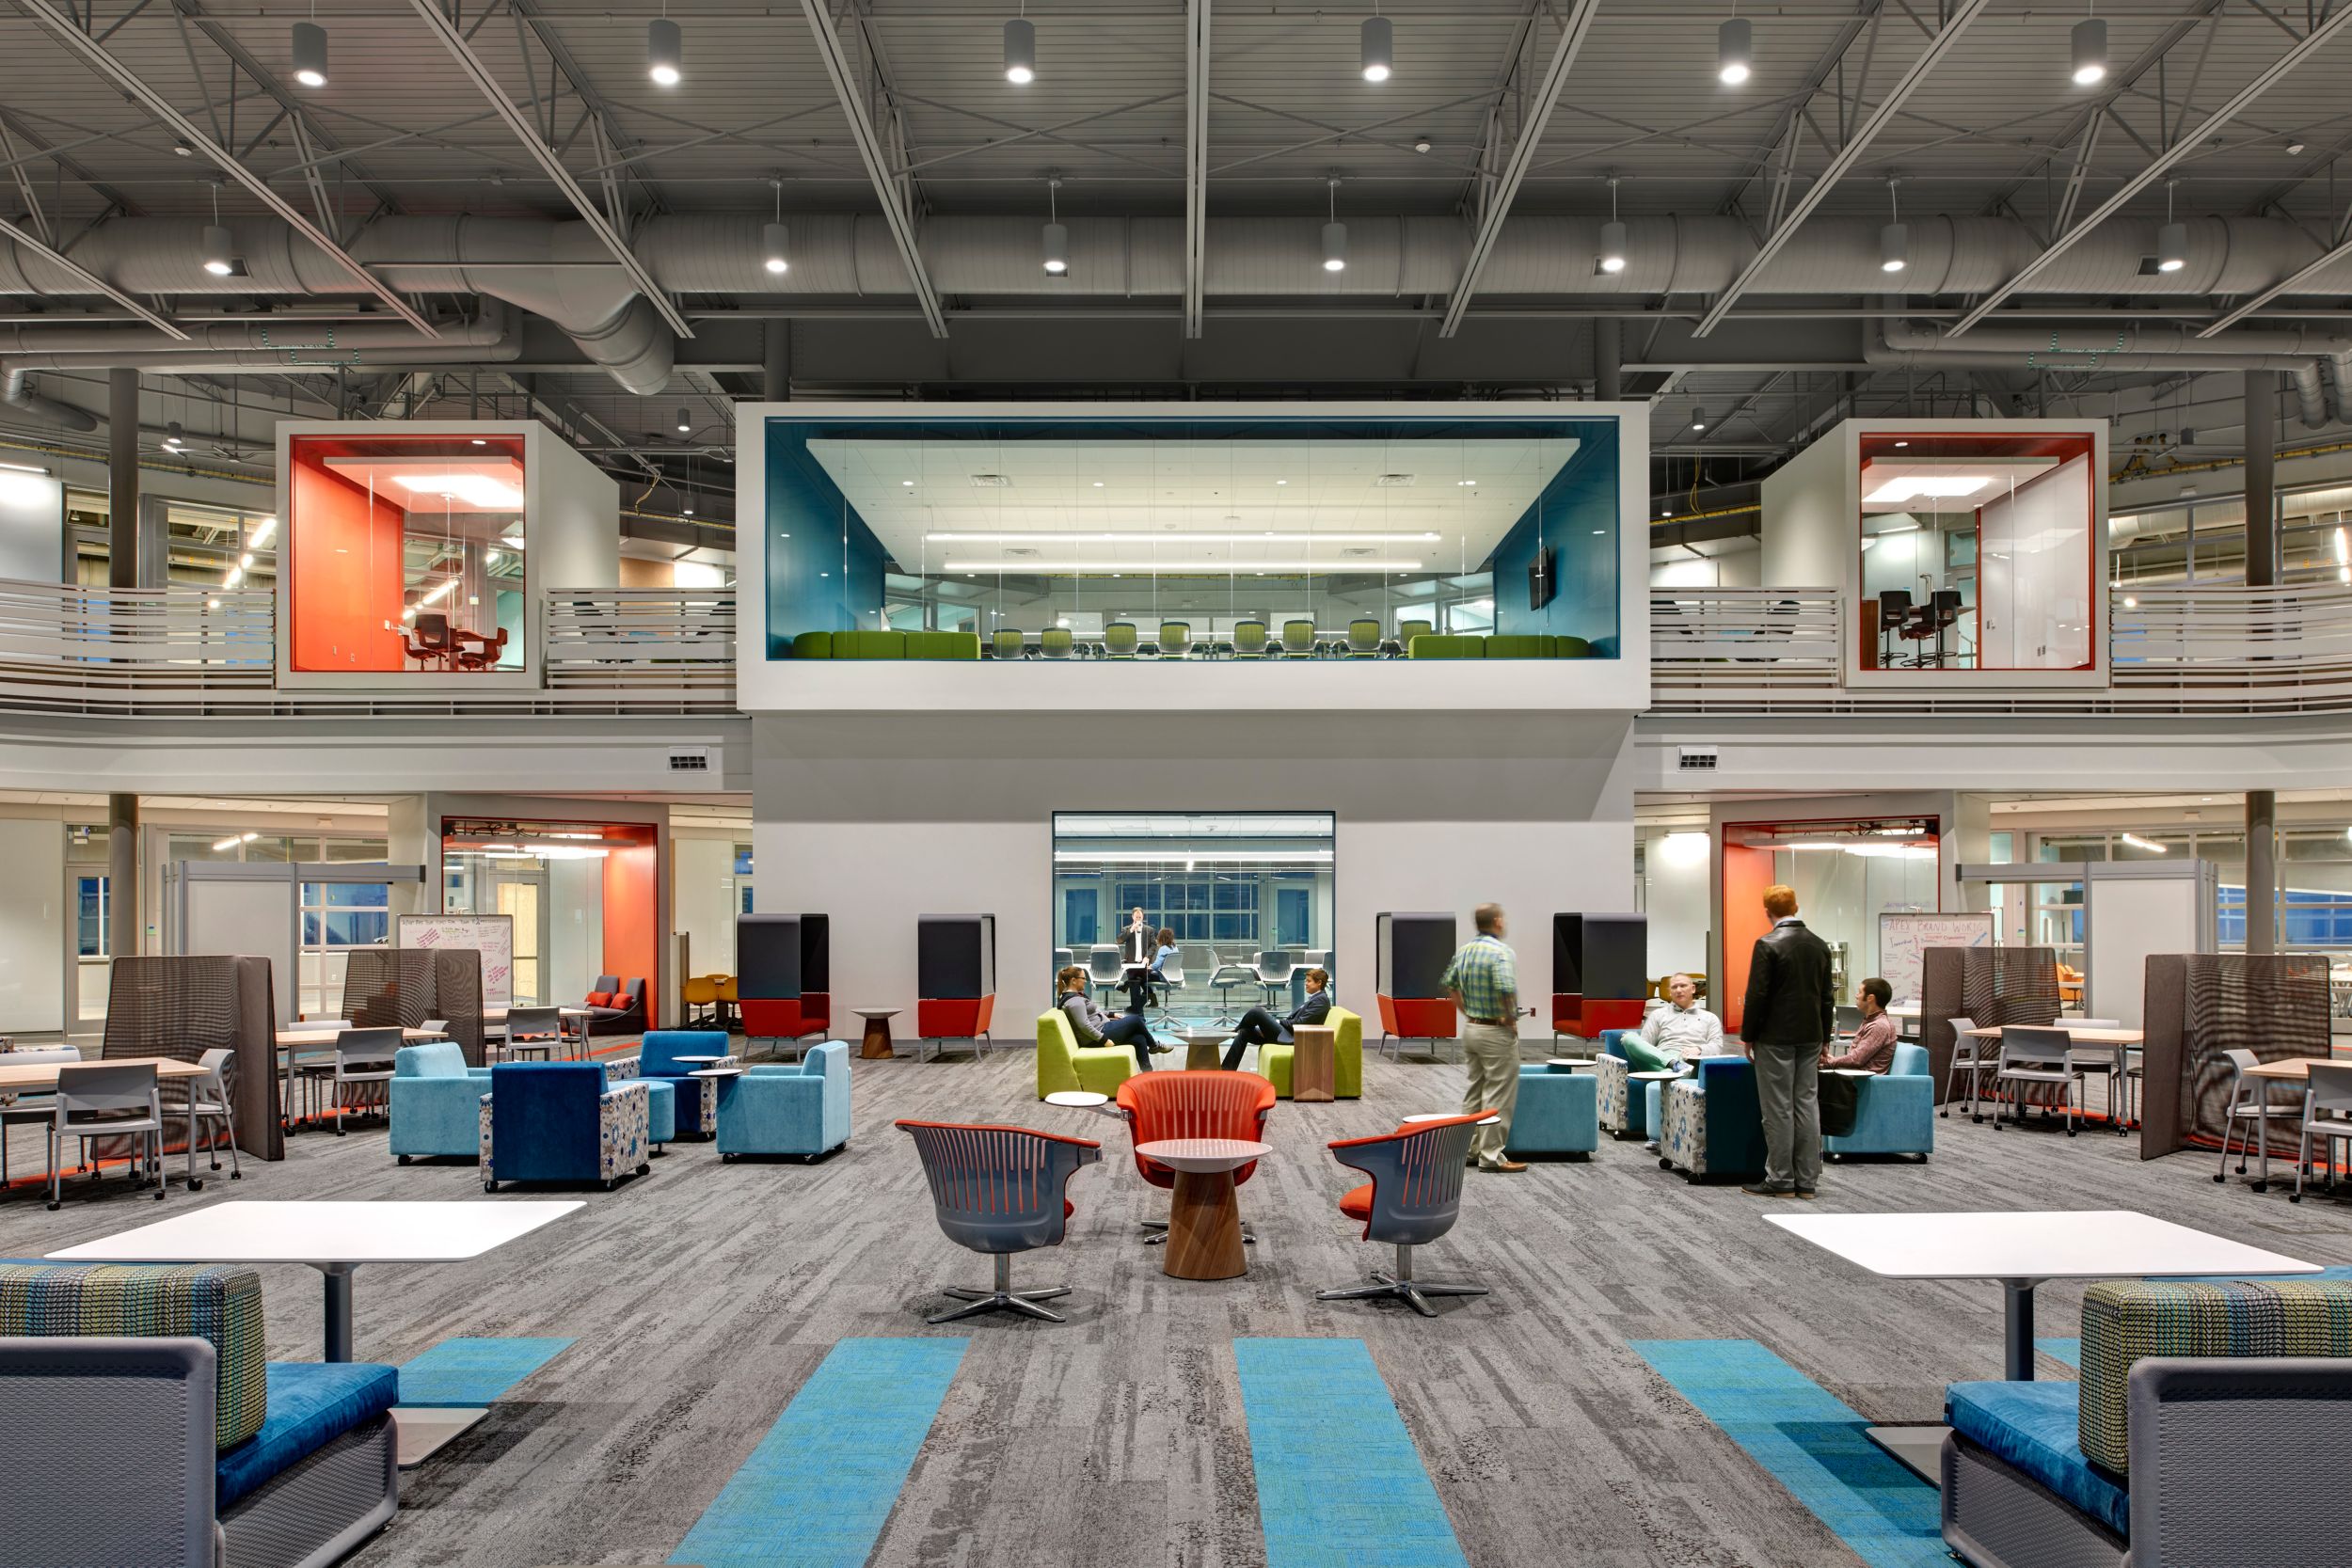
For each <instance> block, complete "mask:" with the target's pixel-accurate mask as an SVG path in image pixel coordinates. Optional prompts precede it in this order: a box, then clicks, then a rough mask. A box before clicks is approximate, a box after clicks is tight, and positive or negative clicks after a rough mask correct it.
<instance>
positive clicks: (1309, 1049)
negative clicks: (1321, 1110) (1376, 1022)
mask: <svg viewBox="0 0 2352 1568" xmlns="http://www.w3.org/2000/svg"><path fill="white" fill-rule="evenodd" d="M1339 1046H1340V1032H1339V1030H1338V1029H1336V1028H1335V1027H1333V1026H1332V1025H1330V1024H1327V1023H1302V1024H1299V1025H1297V1026H1296V1027H1295V1028H1293V1029H1292V1030H1291V1099H1292V1100H1293V1101H1295V1102H1296V1103H1298V1104H1302V1105H1317V1104H1328V1103H1329V1102H1330V1101H1331V1100H1332V1099H1333V1098H1334V1096H1333V1092H1332V1091H1333V1088H1334V1086H1335V1085H1336V1084H1337V1082H1338V1073H1339Z"/></svg>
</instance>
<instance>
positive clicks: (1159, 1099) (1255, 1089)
mask: <svg viewBox="0 0 2352 1568" xmlns="http://www.w3.org/2000/svg"><path fill="white" fill-rule="evenodd" d="M1119 1109H1120V1115H1121V1116H1123V1117H1125V1118H1126V1121H1127V1132H1128V1134H1129V1136H1130V1139H1131V1141H1132V1143H1133V1144H1134V1145H1135V1146H1136V1148H1140V1147H1141V1146H1142V1145H1144V1144H1149V1143H1158V1142H1159V1141H1161V1140H1162V1139H1164V1138H1238V1139H1240V1140H1241V1141H1242V1142H1244V1143H1263V1142H1264V1141H1265V1118H1266V1113H1267V1112H1269V1111H1271V1110H1273V1109H1274V1085H1272V1084H1271V1083H1269V1082H1267V1081H1266V1080H1265V1079H1263V1078H1261V1077H1259V1076H1258V1075H1257V1074H1256V1073H1254V1072H1227V1071H1225V1070H1223V1069H1218V1068H1200V1069H1195V1070H1193V1071H1190V1072H1141V1073H1137V1074H1136V1076H1135V1077H1133V1078H1130V1079H1128V1080H1127V1081H1126V1082H1125V1083H1123V1084H1121V1085H1119ZM1257 1168H1258V1163H1257V1162H1256V1161H1255V1160H1252V1161H1251V1162H1250V1163H1249V1164H1246V1165H1244V1166H1242V1167H1241V1168H1240V1169H1238V1170H1236V1171H1234V1172H1233V1185H1234V1186H1236V1187H1238V1186H1240V1185H1241V1184H1242V1183H1243V1182H1245V1181H1247V1180H1249V1178H1250V1176H1251V1175H1252V1174H1253V1173H1255V1172H1256V1170H1257ZM1136 1173H1137V1174H1138V1175H1140V1176H1141V1177H1142V1178H1143V1179H1144V1180H1146V1181H1149V1182H1151V1183H1152V1185H1153V1186H1154V1187H1164V1188H1167V1189H1168V1190H1170V1191H1173V1190H1174V1188H1175V1186H1176V1173H1175V1172H1174V1171H1172V1170H1170V1169H1169V1168H1168V1166H1166V1165H1163V1164H1157V1163H1155V1162H1153V1161H1151V1160H1147V1159H1145V1158H1144V1157H1143V1156H1142V1154H1140V1153H1137V1154H1136ZM1143 1228H1144V1231H1145V1235H1144V1238H1143V1240H1144V1244H1145V1245H1146V1246H1157V1245H1158V1244H1160V1243H1163V1242H1165V1241H1167V1240H1168V1222H1167V1221H1166V1220H1145V1221H1144V1222H1143ZM1241 1239H1242V1240H1243V1241H1245V1242H1254V1241H1256V1240H1257V1239H1258V1238H1257V1237H1256V1236H1255V1235H1253V1234H1252V1233H1251V1232H1250V1228H1249V1226H1248V1222H1247V1221H1245V1222H1244V1223H1243V1225H1242V1227H1241Z"/></svg>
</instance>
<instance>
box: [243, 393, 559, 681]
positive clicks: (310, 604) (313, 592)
mask: <svg viewBox="0 0 2352 1568" xmlns="http://www.w3.org/2000/svg"><path fill="white" fill-rule="evenodd" d="M287 468H288V474H287V493H288V496H289V498H290V507H289V516H288V517H287V519H286V522H287V540H286V545H287V556H288V567H287V569H288V571H289V573H290V587H291V592H290V594H288V603H289V605H290V607H291V617H290V618H291V633H290V649H291V657H290V668H292V669H294V670H298V671H335V672H342V673H353V672H389V671H419V670H431V671H439V672H474V673H479V672H483V671H489V670H502V669H506V670H511V669H519V668H520V667H521V665H522V659H523V646H524V641H525V639H524V636H523V626H524V622H523V614H524V604H523V598H524V575H523V564H524V549H525V544H526V539H525V525H524V517H523V506H524V494H525V490H524V476H523V440H522V437H521V436H519V435H514V436H496V435H494V436H384V437H368V438H358V437H352V436H296V437H294V440H293V441H292V443H291V445H290V448H289V456H288V461H287Z"/></svg>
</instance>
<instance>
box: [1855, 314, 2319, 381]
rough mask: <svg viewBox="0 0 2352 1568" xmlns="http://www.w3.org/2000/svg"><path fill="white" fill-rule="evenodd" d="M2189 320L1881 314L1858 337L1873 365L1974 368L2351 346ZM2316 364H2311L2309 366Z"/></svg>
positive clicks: (2252, 365) (2171, 362)
mask: <svg viewBox="0 0 2352 1568" xmlns="http://www.w3.org/2000/svg"><path fill="white" fill-rule="evenodd" d="M2189 327H2190V324H2186V323H2179V322H2149V323H2134V324H2128V325H2122V326H2113V327H2034V326H2008V325H2003V326H1979V327H1977V328H1975V329H1974V330H1972V331H1969V332H1966V333H1963V334H1961V335H1959V336H1957V337H1955V336H1954V335H1952V334H1951V333H1950V332H1949V331H1948V330H1947V329H1946V328H1945V327H1942V326H1938V325H1931V324H1927V323H1921V322H1911V321H1884V322H1880V323H1878V324H1876V325H1875V327H1874V329H1873V330H1871V331H1869V332H1867V333H1866V334H1865V335H1864V339H1863V357H1864V358H1865V359H1867V360H1868V361H1869V362H1870V363H1871V364H1873V365H1901V366H1910V367H1914V368H1917V369H1928V368H1931V367H1935V366H1947V367H1960V368H1970V369H1979V370H1992V369H2007V370H2018V369H2024V370H2106V371H2153V370H2177V369H2179V368H2180V367H2181V366H2183V365H2185V364H2195V365H2197V366H2199V367H2201V368H2202V369H2206V370H2248V371H2287V372H2295V371H2297V370H2300V369H2302V368H2304V367H2307V366H2312V360H2313V358H2314V356H2328V357H2330V358H2332V357H2333V356H2336V355H2339V354H2344V353H2347V352H2352V338H2347V337H2345V336H2344V335H2342V334H2340V333H2332V332H2321V331H2318V330H2316V329H2312V328H2304V327H2285V328H2249V329H2246V330H2243V331H2233V332H2225V333H2222V334H2221V335H2220V336H2218V337H2215V338H2199V337H2197V336H2195V335H2194V334H2193V333H2192V332H2191V331H2190V329H2189ZM2313 368H2314V369H2315V368H2316V367H2313Z"/></svg>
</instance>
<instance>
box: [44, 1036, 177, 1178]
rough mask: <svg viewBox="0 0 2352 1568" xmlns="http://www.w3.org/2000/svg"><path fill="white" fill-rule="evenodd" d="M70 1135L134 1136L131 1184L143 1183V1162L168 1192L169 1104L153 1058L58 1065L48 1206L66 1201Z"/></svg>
mask: <svg viewBox="0 0 2352 1568" xmlns="http://www.w3.org/2000/svg"><path fill="white" fill-rule="evenodd" d="M68 1138H80V1139H82V1140H83V1141H84V1147H85V1148H87V1143H88V1140H89V1139H91V1138H135V1139H136V1140H137V1142H136V1144H135V1146H134V1152H133V1154H132V1156H131V1168H132V1172H133V1175H132V1178H131V1181H132V1185H133V1186H142V1185H144V1184H145V1179H144V1178H142V1177H140V1176H139V1175H138V1174H137V1172H138V1171H139V1169H140V1167H141V1165H142V1164H144V1166H145V1168H146V1169H147V1170H148V1171H149V1172H150V1173H151V1175H152V1176H153V1177H154V1179H155V1196H156V1198H157V1200H158V1201H160V1200H161V1199H162V1197H163V1196H164V1106H163V1097H162V1094H161V1093H160V1092H159V1091H158V1089H157V1087H156V1084H155V1064H154V1063H153V1062H78V1063H66V1064H63V1065H61V1066H59V1067H58V1069H57V1092H56V1103H55V1105H54V1107H53V1115H52V1117H51V1119H50V1122H49V1207H50V1208H51V1209H52V1210H56V1209H58V1208H62V1207H63V1206H64V1203H65V1192H64V1177H65V1172H64V1164H63V1154H64V1149H65V1141H66V1140H67V1139H68Z"/></svg>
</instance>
